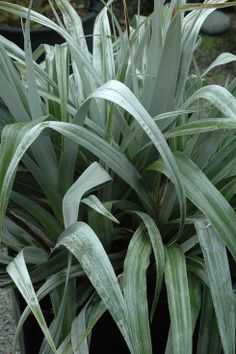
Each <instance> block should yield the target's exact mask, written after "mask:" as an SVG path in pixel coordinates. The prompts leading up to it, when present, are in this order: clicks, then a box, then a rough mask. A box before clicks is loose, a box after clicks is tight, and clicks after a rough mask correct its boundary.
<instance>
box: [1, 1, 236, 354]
mask: <svg viewBox="0 0 236 354" xmlns="http://www.w3.org/2000/svg"><path fill="white" fill-rule="evenodd" d="M52 5H53V4H52ZM54 5H55V6H57V8H55V9H54V12H56V11H61V13H62V16H63V24H62V23H61V21H60V20H59V17H58V24H56V23H54V22H52V21H50V20H49V19H47V18H45V17H43V16H42V15H40V14H38V13H36V12H34V11H31V13H30V14H29V13H28V11H26V10H24V9H22V8H20V7H18V6H16V5H13V4H9V3H4V2H2V1H0V9H1V10H6V11H9V12H11V13H15V14H17V15H19V16H21V17H23V18H26V19H27V21H26V28H25V52H23V51H21V50H20V49H19V48H18V47H16V46H15V45H14V44H13V43H11V42H9V41H7V40H5V39H4V38H2V37H0V97H1V105H0V122H1V128H3V131H2V137H1V146H0V225H1V236H2V242H3V243H4V244H5V245H6V246H7V247H8V248H10V249H11V253H10V254H11V256H3V255H1V257H0V262H1V274H0V281H1V286H5V287H7V286H12V285H13V283H14V285H15V286H16V287H17V288H18V290H19V291H20V293H21V294H22V296H23V297H24V299H25V300H26V302H27V304H28V307H27V308H26V310H25V311H24V313H23V314H22V317H21V319H20V321H19V324H18V328H17V332H16V340H17V338H18V336H19V332H20V330H21V328H22V325H23V323H24V321H25V320H26V319H27V316H28V315H29V313H30V312H32V313H33V314H34V315H35V317H36V319H37V321H38V323H39V325H40V327H41V329H42V331H43V333H44V336H45V340H44V342H43V344H42V348H41V351H40V353H41V354H42V353H48V352H50V351H51V352H52V353H58V354H59V353H63V354H67V353H68V354H69V353H89V343H90V341H89V339H88V338H89V335H90V332H91V330H92V328H93V326H94V325H95V324H96V322H97V321H98V320H99V318H100V317H101V316H102V314H103V313H104V312H105V310H108V311H109V312H110V314H111V315H112V317H113V319H114V321H115V323H116V324H117V326H118V328H119V330H120V332H121V334H122V336H123V338H124V340H125V341H126V343H127V346H128V348H129V350H130V353H132V354H151V353H152V352H153V349H152V339H151V335H150V322H151V320H152V318H153V315H154V314H155V312H157V311H158V309H159V308H160V306H161V304H160V303H159V296H160V293H163V294H164V292H163V288H164V286H165V288H166V293H167V301H168V307H169V314H170V320H171V324H170V329H169V337H168V341H167V345H166V353H174V354H191V353H192V352H193V344H192V343H193V333H194V330H195V327H196V323H197V320H199V321H198V322H199V325H198V329H197V331H195V336H196V339H195V342H196V343H197V344H196V348H197V349H196V352H197V354H203V353H214V354H215V353H221V352H222V351H223V352H224V353H225V354H234V351H235V322H236V321H235V308H236V302H235V301H236V300H235V294H234V292H233V288H232V281H233V280H234V278H233V277H234V276H235V274H234V273H233V269H234V264H235V263H234V262H235V259H236V215H235V211H234V206H235V191H236V179H235V175H236V169H235V159H236V157H235V156H236V155H235V151H236V139H235V129H236V99H235V96H234V93H235V88H236V79H235V78H233V79H232V80H230V79H228V80H226V83H225V86H224V87H223V86H219V85H207V84H206V83H207V75H208V73H209V71H211V70H213V69H214V68H215V67H216V66H219V65H222V64H226V63H229V62H232V61H234V60H235V59H236V56H235V55H233V54H229V53H224V54H221V55H220V56H219V57H218V58H216V60H215V61H214V62H213V63H212V64H211V65H210V67H208V68H206V69H205V70H203V71H201V70H199V69H197V66H196V65H195V74H191V75H190V67H191V64H192V63H193V57H194V51H195V50H196V48H197V46H198V44H199V30H200V28H201V25H202V23H203V21H204V20H205V19H206V17H207V16H208V15H209V14H210V13H211V12H212V11H213V10H214V8H215V7H218V6H223V1H219V2H218V3H217V4H215V3H213V2H212V1H211V0H210V1H208V2H207V3H206V4H205V5H198V4H195V5H193V6H192V5H186V4H185V1H175V0H173V1H171V3H170V4H166V5H164V4H163V2H162V1H158V0H155V1H154V12H153V14H152V15H151V16H149V17H142V16H141V15H139V14H138V15H137V16H135V17H134V19H133V20H132V21H131V22H130V23H129V21H128V17H127V16H126V19H127V29H126V31H125V32H122V31H121V28H120V26H119V23H118V21H117V19H116V18H115V16H114V14H113V12H112V1H108V2H107V4H106V6H105V7H104V8H103V10H102V11H101V12H100V13H99V15H98V16H97V19H96V22H95V27H94V34H93V52H92V53H90V52H89V51H88V48H87V44H86V40H85V38H84V34H83V29H82V25H81V20H80V18H79V17H78V15H77V14H76V12H75V11H74V10H73V8H72V7H71V6H70V4H69V2H68V1H66V0H56V1H55V2H54ZM227 6H228V4H227ZM189 9H190V10H191V11H189V12H188V13H187V14H186V16H184V14H185V11H186V10H189ZM29 19H30V20H31V21H34V22H37V23H39V24H42V25H45V26H47V27H50V28H52V29H54V30H55V31H57V32H58V33H59V34H60V35H62V36H63V37H64V39H65V41H66V42H65V44H62V45H56V46H55V47H51V46H46V45H45V46H43V47H40V48H39V49H38V50H36V51H35V52H34V53H33V55H32V52H31V49H30V38H29ZM42 53H44V54H45V61H44V62H43V63H41V64H37V62H36V61H35V60H36V59H37V58H38V56H39V55H41V54H42ZM6 123H12V124H8V125H6ZM14 254H15V255H16V256H15V257H13V255H14ZM6 265H7V268H6ZM5 268H6V269H7V273H6V272H5ZM150 273H152V275H153V274H154V276H152V277H149V276H148V278H149V279H151V280H150V281H151V282H153V284H154V292H153V294H152V295H151V299H150V298H149V299H148V296H147V275H148V274H150ZM88 280H89V281H88ZM164 284H165V285H164ZM47 295H49V296H50V300H51V303H52V309H53V314H54V320H53V321H52V323H51V325H50V326H49V327H48V326H47V324H46V322H45V319H44V316H43V313H42V311H41V308H40V303H39V302H40V300H42V299H43V298H44V297H45V296H47ZM162 296H164V295H162ZM58 299H60V301H58ZM150 303H151V306H149V304H150ZM196 332H197V333H196Z"/></svg>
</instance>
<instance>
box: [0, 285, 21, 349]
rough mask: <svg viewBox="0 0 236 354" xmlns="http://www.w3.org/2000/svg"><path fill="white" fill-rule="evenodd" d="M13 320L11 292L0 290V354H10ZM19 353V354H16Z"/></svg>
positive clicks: (13, 329) (14, 327) (12, 338)
mask: <svg viewBox="0 0 236 354" xmlns="http://www.w3.org/2000/svg"><path fill="white" fill-rule="evenodd" d="M15 329H16V326H15V318H14V313H13V306H12V296H11V291H10V290H7V289H0V353H1V354H12V348H13V341H14V336H15ZM18 353H19V352H18Z"/></svg>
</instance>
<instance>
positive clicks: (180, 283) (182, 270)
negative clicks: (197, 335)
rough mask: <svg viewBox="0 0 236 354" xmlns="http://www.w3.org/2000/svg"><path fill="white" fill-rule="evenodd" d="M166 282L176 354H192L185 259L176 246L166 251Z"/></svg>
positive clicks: (190, 317) (174, 351)
mask: <svg viewBox="0 0 236 354" xmlns="http://www.w3.org/2000/svg"><path fill="white" fill-rule="evenodd" d="M165 281H166V287H167V295H168V305H169V310H170V318H171V333H172V343H173V353H174V354H183V353H185V354H191V353H192V315H191V304H190V294H189V287H188V276H187V270H186V264H185V258H184V254H183V253H182V251H181V250H180V249H179V248H177V247H176V246H172V247H170V248H167V249H166V268H165Z"/></svg>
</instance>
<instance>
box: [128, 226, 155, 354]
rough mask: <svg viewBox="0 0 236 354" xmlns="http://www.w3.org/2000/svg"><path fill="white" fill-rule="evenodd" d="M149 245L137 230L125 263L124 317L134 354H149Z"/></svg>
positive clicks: (147, 239)
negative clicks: (147, 276)
mask: <svg viewBox="0 0 236 354" xmlns="http://www.w3.org/2000/svg"><path fill="white" fill-rule="evenodd" d="M150 254H151V242H150V240H149V238H148V237H147V233H146V232H144V230H143V228H142V227H140V228H139V229H138V230H137V231H136V232H135V234H134V236H133V237H132V239H131V241H130V244H129V247H128V251H127V255H126V258H125V261H124V277H123V291H124V300H125V314H126V319H127V323H128V326H129V333H130V341H131V343H132V349H133V351H132V352H133V353H137V354H138V353H139V354H146V353H149V354H151V353H152V343H151V335H150V328H149V315H148V301H147V284H146V282H147V279H146V272H147V268H148V266H149V264H150Z"/></svg>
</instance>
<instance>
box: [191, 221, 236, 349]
mask: <svg viewBox="0 0 236 354" xmlns="http://www.w3.org/2000/svg"><path fill="white" fill-rule="evenodd" d="M195 227H196V231H197V235H198V239H199V243H200V245H201V248H202V251H203V256H204V259H205V264H206V270H207V274H208V278H209V287H210V291H211V296H212V300H213V305H214V309H215V314H216V318H217V323H218V328H219V333H220V337H221V343H222V346H223V349H224V353H225V354H233V353H234V351H235V323H236V316H235V306H234V299H233V296H234V295H233V290H232V285H231V277H230V270H229V264H228V258H227V253H226V249H225V245H224V244H223V242H222V240H221V239H220V237H219V236H218V235H217V233H216V232H215V231H214V229H213V228H212V227H211V226H210V225H209V224H208V225H207V222H205V223H204V222H197V223H195Z"/></svg>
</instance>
